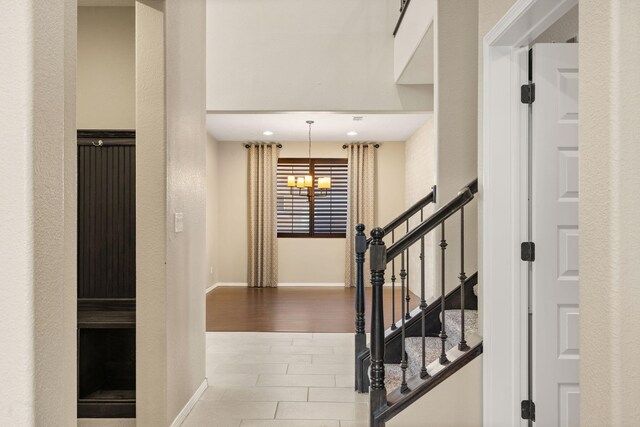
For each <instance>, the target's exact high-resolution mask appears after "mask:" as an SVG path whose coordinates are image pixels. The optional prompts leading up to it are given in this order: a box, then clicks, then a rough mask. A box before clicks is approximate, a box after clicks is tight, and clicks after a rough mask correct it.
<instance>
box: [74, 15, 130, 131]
mask: <svg viewBox="0 0 640 427" xmlns="http://www.w3.org/2000/svg"><path fill="white" fill-rule="evenodd" d="M135 68H136V58H135V9H134V8H133V7H79V8H78V90H77V103H78V109H77V121H78V129H135V127H136V112H135V106H136V87H135V71H136V70H135Z"/></svg>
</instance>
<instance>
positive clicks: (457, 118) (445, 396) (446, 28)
mask: <svg viewBox="0 0 640 427" xmlns="http://www.w3.org/2000/svg"><path fill="white" fill-rule="evenodd" d="M410 10H411V8H409V9H408V12H410ZM477 30H478V2H477V1H475V0H474V1H469V0H446V1H439V2H438V6H437V12H436V19H435V22H434V45H435V78H436V92H435V101H434V106H435V113H434V117H433V119H432V120H431V122H432V123H427V124H426V125H425V126H424V127H423V128H422V129H420V131H418V132H417V133H416V135H414V136H413V137H412V139H413V140H410V141H409V142H408V143H407V184H408V181H409V180H411V179H414V178H415V179H417V180H421V181H422V182H425V181H427V180H428V179H429V177H435V182H432V183H430V184H428V185H429V187H430V186H431V185H433V184H436V185H437V186H438V187H437V203H436V204H435V205H434V206H433V207H432V209H438V208H440V207H442V206H443V205H444V204H446V203H447V202H449V201H450V200H451V199H452V198H453V197H455V196H456V194H457V192H458V190H460V189H461V188H462V187H463V186H464V185H466V184H467V183H469V182H470V181H471V180H472V179H474V178H476V177H477V176H478V175H477V174H478V172H477V104H476V96H477V93H478V92H477V91H478V68H477V63H476V58H477V55H478V40H477V38H478V33H477ZM409 151H412V152H414V153H415V156H417V157H416V158H415V159H414V158H413V157H412V158H409ZM411 162H415V163H416V165H420V164H423V165H424V166H423V167H424V169H420V166H417V167H416V165H412V164H411ZM422 185H424V184H422ZM408 191H409V190H408V189H407V200H406V203H407V205H410V203H411V201H412V200H416V199H417V198H419V196H418V195H417V194H409V193H408ZM427 192H428V191H427ZM424 194H426V192H425V193H424ZM424 194H423V195H424ZM476 212H477V201H473V202H471V203H470V204H469V205H467V207H465V272H466V274H467V276H470V275H471V274H472V273H474V272H475V271H476V270H477V260H476V253H477V243H476V236H477V228H478V227H477V213H476ZM445 235H446V239H447V242H448V247H447V254H446V269H445V273H446V291H445V292H447V291H449V290H451V289H453V288H455V287H456V286H458V285H459V284H460V282H459V279H458V274H459V273H460V221H459V213H458V214H456V215H455V216H454V217H453V218H451V219H449V220H447V221H446V233H445ZM440 238H441V231H440V229H438V230H436V231H435V233H432V236H431V239H429V240H428V241H427V242H428V244H427V248H429V250H428V251H427V261H428V262H427V266H428V265H429V263H431V264H433V259H434V257H433V256H431V257H430V252H429V251H432V252H431V253H433V252H435V268H432V269H431V272H429V271H427V274H428V276H429V278H430V279H431V280H435V283H434V282H433V281H432V282H431V283H429V282H428V281H427V287H428V289H429V291H431V292H433V293H435V295H440V273H441V267H440V262H441V255H440V248H439V243H440ZM415 264H416V260H413V263H412V264H411V265H412V266H413V265H415ZM412 269H413V271H414V273H412V274H414V280H416V279H419V275H417V274H416V273H415V267H412ZM434 271H435V278H434V277H433V272H434ZM416 276H418V277H416ZM434 285H435V286H434ZM417 286H418V285H417V284H416V283H414V284H413V289H414V292H415V289H416V288H417ZM434 288H435V289H434ZM429 291H427V292H426V297H427V298H428V297H429ZM452 396H457V397H458V398H459V399H453V400H452ZM461 401H463V402H464V410H462V411H461V410H460V406H459V402H461ZM452 402H456V404H453V403H452ZM424 414H429V418H430V419H433V420H437V424H438V425H442V426H465V427H467V426H481V425H482V359H481V358H478V359H475V360H474V361H473V362H471V363H470V364H468V365H467V366H465V367H464V368H463V369H462V370H461V371H459V372H457V373H456V374H455V375H454V376H452V377H451V378H449V379H447V381H445V382H444V383H443V384H441V385H439V386H438V387H437V388H436V389H435V390H433V391H431V392H429V393H427V394H426V395H425V396H423V397H422V398H420V399H419V400H418V401H417V402H415V403H414V404H413V405H412V406H411V407H409V408H408V409H407V410H405V411H403V412H402V413H400V414H399V415H398V416H396V417H395V418H394V419H392V420H391V421H390V422H389V423H388V424H389V425H397V426H405V425H418V423H420V422H423V420H424V418H423V417H424ZM432 417H433V418H432Z"/></svg>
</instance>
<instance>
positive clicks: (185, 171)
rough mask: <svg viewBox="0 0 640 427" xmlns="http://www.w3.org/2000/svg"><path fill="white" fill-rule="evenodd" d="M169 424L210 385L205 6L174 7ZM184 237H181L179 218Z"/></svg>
mask: <svg viewBox="0 0 640 427" xmlns="http://www.w3.org/2000/svg"><path fill="white" fill-rule="evenodd" d="M166 5H167V7H166V12H165V19H166V21H165V25H166V26H165V30H166V36H165V43H166V47H165V48H166V58H167V61H166V85H167V86H166V87H167V89H166V95H167V98H166V102H167V110H166V120H167V166H166V167H167V207H166V208H167V223H166V227H167V317H166V319H167V320H166V321H167V344H168V345H167V421H172V420H173V419H175V417H176V416H177V415H178V413H179V412H180V411H181V410H182V408H183V407H184V405H185V404H186V403H187V402H188V400H189V399H190V398H191V396H192V395H193V394H194V392H195V391H196V390H197V389H198V387H200V385H201V384H202V383H203V381H204V380H205V334H204V324H205V316H204V312H205V299H204V288H205V286H206V273H205V270H206V235H205V231H206V226H207V224H206V162H205V148H206V143H207V136H206V124H205V119H206V103H205V92H204V90H205V85H206V83H205V66H206V64H205V25H206V21H205V0H190V1H184V0H172V1H167V3H166ZM177 212H180V213H183V215H184V232H182V233H175V232H174V230H175V228H174V218H173V214H174V213H177Z"/></svg>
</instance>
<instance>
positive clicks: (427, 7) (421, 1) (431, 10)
mask: <svg viewBox="0 0 640 427" xmlns="http://www.w3.org/2000/svg"><path fill="white" fill-rule="evenodd" d="M436 5H437V1H436V0H418V1H414V2H411V5H410V7H411V9H407V12H406V13H405V16H404V18H403V20H402V25H400V28H399V29H398V32H397V33H396V36H395V37H394V39H393V73H394V78H395V81H400V78H401V77H403V73H404V72H405V69H406V68H407V67H408V66H409V63H410V62H411V61H412V59H413V57H414V55H415V54H416V51H417V50H418V48H419V45H420V44H421V43H423V39H424V38H425V35H426V34H427V30H429V28H431V26H432V24H433V19H434V17H435V12H436ZM430 41H431V43H430V46H429V47H427V48H426V51H427V54H428V55H430V56H431V58H429V59H431V61H429V62H428V63H426V64H425V63H423V64H421V65H422V66H427V67H428V66H429V65H431V67H433V38H431V39H430ZM421 74H422V76H423V78H422V79H420V80H419V81H423V82H425V83H427V82H428V83H431V84H433V69H432V68H431V69H427V68H425V69H423V70H421ZM402 81H406V79H404V78H403V79H402Z"/></svg>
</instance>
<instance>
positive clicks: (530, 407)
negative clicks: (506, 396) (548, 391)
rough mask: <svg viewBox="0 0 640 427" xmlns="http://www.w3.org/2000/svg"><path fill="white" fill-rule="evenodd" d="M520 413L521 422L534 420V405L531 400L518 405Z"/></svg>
mask: <svg viewBox="0 0 640 427" xmlns="http://www.w3.org/2000/svg"><path fill="white" fill-rule="evenodd" d="M520 413H521V415H522V419H523V420H531V421H535V420H536V404H535V403H533V402H532V401H531V400H523V401H522V403H521V404H520Z"/></svg>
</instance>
